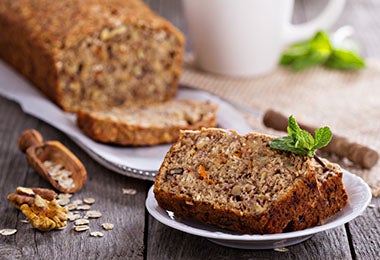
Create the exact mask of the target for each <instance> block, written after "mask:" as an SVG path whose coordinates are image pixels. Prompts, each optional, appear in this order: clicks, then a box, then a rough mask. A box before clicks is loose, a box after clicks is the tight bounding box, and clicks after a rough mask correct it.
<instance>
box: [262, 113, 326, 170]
mask: <svg viewBox="0 0 380 260" xmlns="http://www.w3.org/2000/svg"><path fill="white" fill-rule="evenodd" d="M287 131H288V135H287V136H284V137H279V138H276V139H274V140H272V141H271V142H269V146H270V147H272V148H274V149H279V150H284V151H289V152H292V153H295V154H300V155H307V156H309V157H314V158H315V159H316V160H317V161H318V162H319V163H320V164H321V165H322V166H324V167H325V165H324V164H323V162H322V161H321V160H320V159H319V158H318V157H317V156H316V154H315V153H316V151H317V150H318V149H320V148H322V147H325V146H327V145H328V144H329V142H330V141H331V138H332V132H331V130H330V128H329V127H327V126H325V127H321V128H319V129H317V130H315V131H314V137H313V136H312V135H311V134H310V133H309V132H307V131H305V130H302V129H301V128H300V127H299V125H298V123H297V121H296V119H295V118H294V117H293V116H290V117H289V119H288V127H287Z"/></svg>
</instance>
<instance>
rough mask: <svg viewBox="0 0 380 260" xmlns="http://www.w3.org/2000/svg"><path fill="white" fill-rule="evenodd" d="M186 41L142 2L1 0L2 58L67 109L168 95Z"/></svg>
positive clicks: (171, 94) (174, 86)
mask: <svg viewBox="0 0 380 260" xmlns="http://www.w3.org/2000/svg"><path fill="white" fill-rule="evenodd" d="M184 47H185V40H184V37H183V35H182V33H181V32H180V31H179V30H178V29H176V28H175V27H174V26H173V25H172V24H171V23H169V22H168V21H167V20H165V19H164V18H163V17H160V16H158V15H157V14H155V13H154V12H153V11H152V10H151V9H150V8H149V7H148V5H146V4H145V3H144V1H141V0H107V1H104V0H81V1H77V0H60V1H51V0H33V1H30V0H12V1H0V58H1V59H3V60H4V61H6V62H8V63H9V64H10V65H11V66H13V67H14V68H15V69H16V70H18V71H19V72H20V73H21V74H23V75H24V76H25V77H26V78H28V79H29V80H30V81H31V82H33V84H34V85H35V86H37V87H38V88H39V89H40V90H41V91H42V92H43V93H44V94H45V95H46V96H48V97H49V98H50V99H51V100H53V101H54V102H55V103H56V104H57V105H59V106H60V107H61V108H63V109H64V110H66V111H71V112H76V111H78V110H79V109H81V108H88V109H103V108H108V107H114V106H122V105H131V104H135V103H137V102H140V103H141V102H145V103H151V102H157V101H167V100H170V99H171V98H172V97H174V96H175V93H176V91H177V87H178V81H179V77H180V75H181V72H182V57H183V53H184Z"/></svg>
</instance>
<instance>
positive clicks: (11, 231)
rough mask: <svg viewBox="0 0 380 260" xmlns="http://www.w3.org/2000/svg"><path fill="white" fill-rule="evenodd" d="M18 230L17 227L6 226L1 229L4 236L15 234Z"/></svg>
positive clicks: (0, 232)
mask: <svg viewBox="0 0 380 260" xmlns="http://www.w3.org/2000/svg"><path fill="white" fill-rule="evenodd" d="M16 232H17V229H13V228H4V229H1V230H0V234H1V235H2V236H10V235H13V234H15V233H16Z"/></svg>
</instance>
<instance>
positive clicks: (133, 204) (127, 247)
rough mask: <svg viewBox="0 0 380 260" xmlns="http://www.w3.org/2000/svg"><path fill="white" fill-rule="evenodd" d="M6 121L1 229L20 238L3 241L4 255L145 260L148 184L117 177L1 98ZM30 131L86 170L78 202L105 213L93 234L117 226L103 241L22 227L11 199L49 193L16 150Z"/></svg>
mask: <svg viewBox="0 0 380 260" xmlns="http://www.w3.org/2000/svg"><path fill="white" fill-rule="evenodd" d="M0 111H1V115H2V117H1V118H0V120H1V121H0V122H1V124H0V125H1V128H0V129H1V131H0V140H1V144H0V152H1V156H0V194H1V198H0V215H1V218H0V228H6V227H9V228H17V230H18V232H17V233H16V235H13V236H9V237H4V236H0V245H1V246H0V255H1V256H2V257H5V258H8V257H11V258H34V259H110V258H124V259H143V254H144V227H145V209H144V201H145V193H146V182H144V181H140V180H136V179H132V178H127V177H125V176H122V175H119V174H116V173H113V172H111V171H109V170H107V169H105V168H104V167H102V166H100V165H99V164H97V163H96V162H95V161H93V160H92V159H91V158H90V157H89V156H87V155H86V154H85V153H84V152H83V151H82V150H80V149H79V148H78V147H77V146H76V145H75V144H74V143H73V142H72V141H71V140H70V139H68V138H67V137H66V136H65V135H64V134H62V133H61V132H59V131H58V130H56V129H54V128H52V127H50V126H49V125H47V124H45V123H43V122H41V121H39V120H37V119H34V118H32V117H30V116H27V115H24V114H23V113H22V111H21V110H20V108H19V106H18V105H17V104H15V103H14V102H11V101H7V100H5V99H4V98H2V97H0ZM28 128H36V129H38V130H39V131H40V132H41V133H42V134H43V136H44V137H45V139H46V140H59V141H61V142H62V143H64V144H65V145H66V146H67V147H68V148H69V149H70V150H71V151H73V152H74V153H75V154H76V155H77V156H78V158H79V159H80V160H81V161H82V162H83V164H84V165H85V167H86V169H87V172H88V181H87V183H86V184H85V186H84V188H83V189H82V190H81V191H79V192H77V193H76V194H75V195H74V196H73V198H74V199H83V198H86V197H93V198H95V199H96V202H95V204H94V205H93V209H95V210H99V211H101V212H102V214H103V216H102V217H101V218H100V219H95V220H91V222H90V229H91V231H97V230H99V231H103V230H102V228H101V224H102V223H104V222H110V223H113V224H114V225H115V228H114V229H113V230H111V231H103V233H104V234H105V236H104V237H103V238H97V237H90V236H89V232H88V231H87V232H84V233H77V232H75V231H74V230H73V229H72V227H73V223H71V222H70V223H69V225H68V226H69V227H68V228H67V229H65V230H61V231H52V232H46V233H44V232H39V231H36V230H35V229H33V228H31V226H30V225H29V224H24V223H21V222H20V220H22V219H25V217H24V216H23V214H21V213H20V212H19V211H17V210H16V209H14V208H13V207H12V206H11V205H10V203H9V202H8V201H7V199H6V196H7V194H9V193H10V192H12V191H14V189H15V188H16V187H17V186H38V187H50V184H49V183H48V182H47V181H45V180H43V179H42V178H41V177H40V176H39V175H37V173H35V172H34V171H33V170H32V169H31V168H30V167H29V166H28V165H27V162H26V160H25V156H24V155H23V154H22V153H21V152H20V151H19V150H18V148H17V138H18V136H19V134H20V133H21V132H22V131H23V130H25V129H28ZM122 188H134V189H136V190H137V194H136V195H135V196H128V195H123V194H122Z"/></svg>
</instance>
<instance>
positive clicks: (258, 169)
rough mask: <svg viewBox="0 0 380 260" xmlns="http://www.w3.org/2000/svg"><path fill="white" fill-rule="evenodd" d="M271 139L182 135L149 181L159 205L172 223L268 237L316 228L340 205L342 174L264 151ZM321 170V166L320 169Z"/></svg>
mask: <svg viewBox="0 0 380 260" xmlns="http://www.w3.org/2000/svg"><path fill="white" fill-rule="evenodd" d="M272 139H273V137H272V136H267V135H263V134H257V133H249V134H246V135H239V134H238V133H236V132H235V131H226V130H222V129H202V130H200V131H182V132H181V135H180V137H179V139H178V141H177V142H176V143H175V144H174V145H173V146H172V147H171V149H170V151H169V152H168V153H167V155H166V157H165V159H164V161H163V163H162V165H161V167H160V170H159V172H158V174H157V176H156V180H155V184H154V193H155V197H156V199H157V202H158V204H159V205H160V207H162V208H163V209H165V210H169V211H173V212H174V214H175V215H176V216H182V217H188V218H194V219H197V220H200V221H202V222H205V223H208V224H213V225H217V226H219V227H222V228H228V229H231V230H235V231H239V232H243V233H251V234H269V233H281V232H288V231H295V230H301V229H305V228H308V227H311V226H315V225H319V224H322V223H323V220H324V219H325V218H327V217H328V216H330V215H332V214H334V213H336V212H337V211H339V210H340V209H341V208H342V207H343V206H344V205H345V204H346V203H347V194H346V191H345V189H344V186H343V184H342V171H341V169H340V168H339V166H337V165H333V164H331V163H328V164H327V165H328V167H330V168H329V170H328V171H327V172H326V171H325V170H323V169H322V168H321V166H320V165H318V164H317V163H316V162H314V160H313V159H311V158H309V157H307V156H301V155H296V154H293V153H290V152H284V151H279V150H275V149H272V148H270V147H269V144H268V143H269V141H271V140H272ZM326 163H327V161H326Z"/></svg>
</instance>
